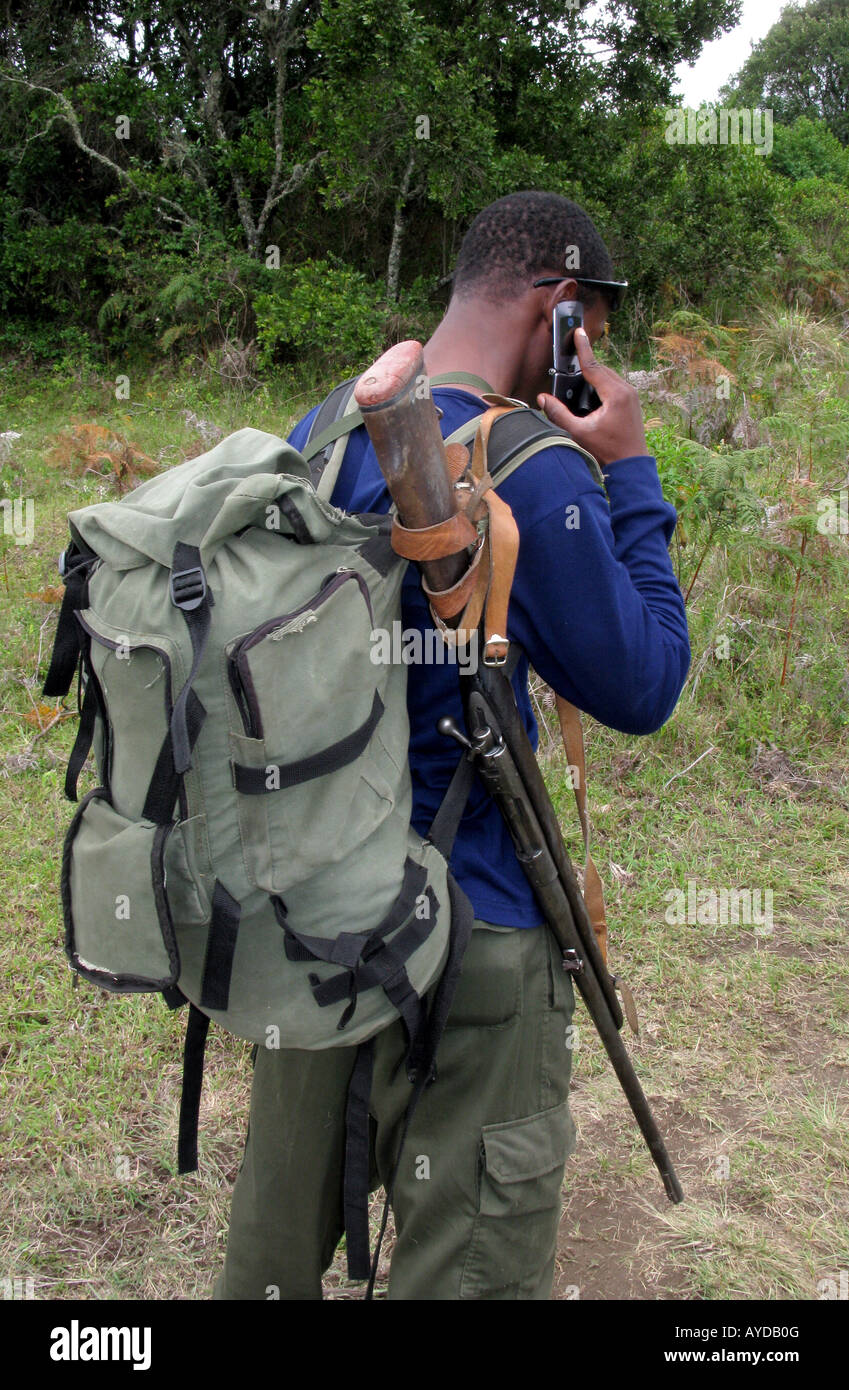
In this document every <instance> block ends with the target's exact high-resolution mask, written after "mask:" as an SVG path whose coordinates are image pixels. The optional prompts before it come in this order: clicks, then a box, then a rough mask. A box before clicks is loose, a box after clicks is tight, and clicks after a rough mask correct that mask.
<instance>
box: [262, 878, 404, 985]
mask: <svg viewBox="0 0 849 1390" xmlns="http://www.w3.org/2000/svg"><path fill="white" fill-rule="evenodd" d="M426 883H427V869H425V867H424V865H422V864H417V863H416V861H415V859H411V858H410V856H409V855H408V856H407V859H406V861H405V863H404V877H403V879H402V881H401V887H400V889H399V892H398V896H397V898H395V900H394V901H393V903H392V906H391V907H390V909H389V911H388V912H387V913H386V914H385V915H384V916H383V918H382V919H381V920H380V922H378V924H377V926H376V927H375V928H374V929H373V930H372V931H369V932H340V933H339V935H338V936H336V937H326V936H307V935H306V934H305V933H304V932H296V931H295V930H294V928H293V927H292V926H291V924H290V922H289V919H288V917H287V915H286V907H285V904H284V903H283V902H282V901H281V899H280V898H277V897H275V898H272V899H271V901H272V904H273V905H274V911H275V913H276V915H277V920H278V922H279V923H280V925H281V927H282V928H283V930H284V932H285V933H286V942H285V949H286V956H287V959H288V960H325V961H330V962H331V963H333V964H336V965H345V966H348V967H352V966H355V965H356V964H357V963H358V961H359V959H360V955H361V954H362V957H363V959H364V960H367V959H368V957H369V956H370V955H373V954H374V952H375V950H376V949H377V947H378V944H379V943H380V942H381V941H382V940H383V939H384V937H387V936H389V935H390V934H391V933H392V932H394V931H396V930H397V928H398V927H400V926H401V925H402V923H403V922H405V921H406V920H407V918H408V917H409V915H410V913H411V912H412V910H413V908H414V907H415V905H416V898H417V897H418V896H419V894H420V893H421V892H422V891H423V890H424V886H425V884H426Z"/></svg>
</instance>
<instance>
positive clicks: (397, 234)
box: [386, 153, 416, 304]
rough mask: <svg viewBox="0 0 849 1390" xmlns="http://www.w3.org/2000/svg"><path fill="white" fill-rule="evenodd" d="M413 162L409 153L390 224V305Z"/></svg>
mask: <svg viewBox="0 0 849 1390" xmlns="http://www.w3.org/2000/svg"><path fill="white" fill-rule="evenodd" d="M415 160H416V156H415V153H411V154H410V158H409V159H408V160H407V167H406V169H405V170H404V177H403V178H402V180H401V187H400V188H399V190H398V197H397V198H396V200H395V220H394V221H393V223H392V241H391V242H390V245H389V260H388V261H387V264H386V298H387V299H388V300H389V302H390V304H395V303H396V302H397V300H398V280H399V277H400V272H401V241H402V239H403V236H404V205H405V203H406V201H407V194H408V193H409V191H410V183H411V182H412V178H413V167H414V165H415Z"/></svg>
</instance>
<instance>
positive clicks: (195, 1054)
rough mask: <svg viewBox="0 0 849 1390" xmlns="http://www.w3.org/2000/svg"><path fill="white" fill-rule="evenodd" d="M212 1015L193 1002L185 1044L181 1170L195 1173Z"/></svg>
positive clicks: (181, 1101) (179, 1146) (180, 1139)
mask: <svg viewBox="0 0 849 1390" xmlns="http://www.w3.org/2000/svg"><path fill="white" fill-rule="evenodd" d="M208 1032H209V1019H208V1018H207V1016H206V1014H202V1013H201V1011H200V1009H197V1008H195V1006H194V1004H190V1005H189V1017H188V1022H187V1023H186V1041H185V1043H184V1044H183V1091H182V1095H181V1096H180V1127H179V1131H178V1133H179V1137H178V1140H177V1171H178V1173H194V1172H196V1171H197V1166H198V1118H199V1116H200V1093H201V1089H202V1087H203V1058H204V1053H205V1051H206V1035H207V1033H208Z"/></svg>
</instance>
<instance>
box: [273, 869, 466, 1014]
mask: <svg viewBox="0 0 849 1390" xmlns="http://www.w3.org/2000/svg"><path fill="white" fill-rule="evenodd" d="M432 892H433V890H432V889H429V890H428V916H427V917H414V918H413V920H412V922H409V923H408V924H407V926H406V927H402V929H401V931H399V933H398V935H397V936H396V938H395V940H394V941H393V942H392V943H391V945H390V944H388V943H387V944H386V945H385V946H383V947H382V948H381V949H380V950H379V951H376V952H375V953H374V954H373V956H372V958H371V959H368V960H366V959H363V960H362V962H361V963H360V964H358V965H357V964H355V965H352V966H349V967H346V969H345V970H342V971H340V972H339V974H338V975H331V976H329V978H328V979H326V980H319V979H318V976H317V975H312V976H310V980H311V981H312V980H314V981H315V983H314V984H313V986H312V992H313V998H314V999H315V1002H316V1003H317V1004H318V1005H319V1007H320V1008H322V1009H324V1008H327V1007H328V1005H330V1004H338V1003H340V1002H341V1000H343V999H345V998H348V997H350V991H349V984H350V976H349V971H353V972H354V973H355V974H356V977H357V987H358V989H372V988H373V987H374V986H375V985H383V987H384V989H386V991H387V993H389V986H390V982H391V981H392V980H393V978H394V977H395V975H396V974H398V973H399V971H400V968H401V966H402V965H403V964H404V962H405V961H407V960H408V959H409V957H410V956H411V955H412V954H413V952H414V951H417V950H418V948H419V946H421V945H422V943H423V942H425V941H426V940H427V938H428V937H429V936H430V933H431V931H432V930H433V922H432V920H431V916H430V914H431V913H433V912H434V911H435V910H436V909H437V908H438V906H439V904H438V903H437V901H436V894H435V893H434V895H433V898H431V897H430V894H431V893H432ZM286 954H287V955H289V952H288V951H287V952H286ZM289 959H290V960H291V959H293V957H292V956H290V957H289ZM390 998H391V995H390ZM392 1002H393V1003H394V1002H395V1001H394V1000H393V1001H392Z"/></svg>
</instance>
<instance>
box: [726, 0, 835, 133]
mask: <svg viewBox="0 0 849 1390" xmlns="http://www.w3.org/2000/svg"><path fill="white" fill-rule="evenodd" d="M722 97H723V99H724V100H728V101H736V102H738V103H742V104H743V105H746V106H760V107H762V108H765V109H770V108H771V109H772V111H773V113H774V115H775V117H776V118H777V119H778V120H780V121H783V122H785V123H786V124H789V123H790V122H792V121H795V120H796V119H797V117H799V116H809V117H811V118H812V119H814V120H816V119H818V118H819V119H821V120H824V121H825V122H826V124H827V125H828V126H829V128H830V129H831V131H832V132H833V133H834V134H835V135H836V136H837V138H838V140H839V141H840V143H841V144H842V145H849V4H847V0H810V3H809V4H807V5H805V6H804V7H799V6H797V5H787V6H786V7H785V9H783V10H782V12H781V18H780V19H779V21H778V23H777V24H774V25H773V26H772V28H771V29H770V31H769V33H768V34H767V35H766V37H765V38H763V39H761V41H760V43H757V44H755V45H754V47H753V48H752V52H751V54H750V55H749V57H748V58H747V59H746V62H745V63H744V64H743V66H742V68H741V69H740V71H739V73H737V75H736V76H735V77H733V78H732V79H731V81H730V82H729V83H728V85H727V87H725V88H723V91H722Z"/></svg>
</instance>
